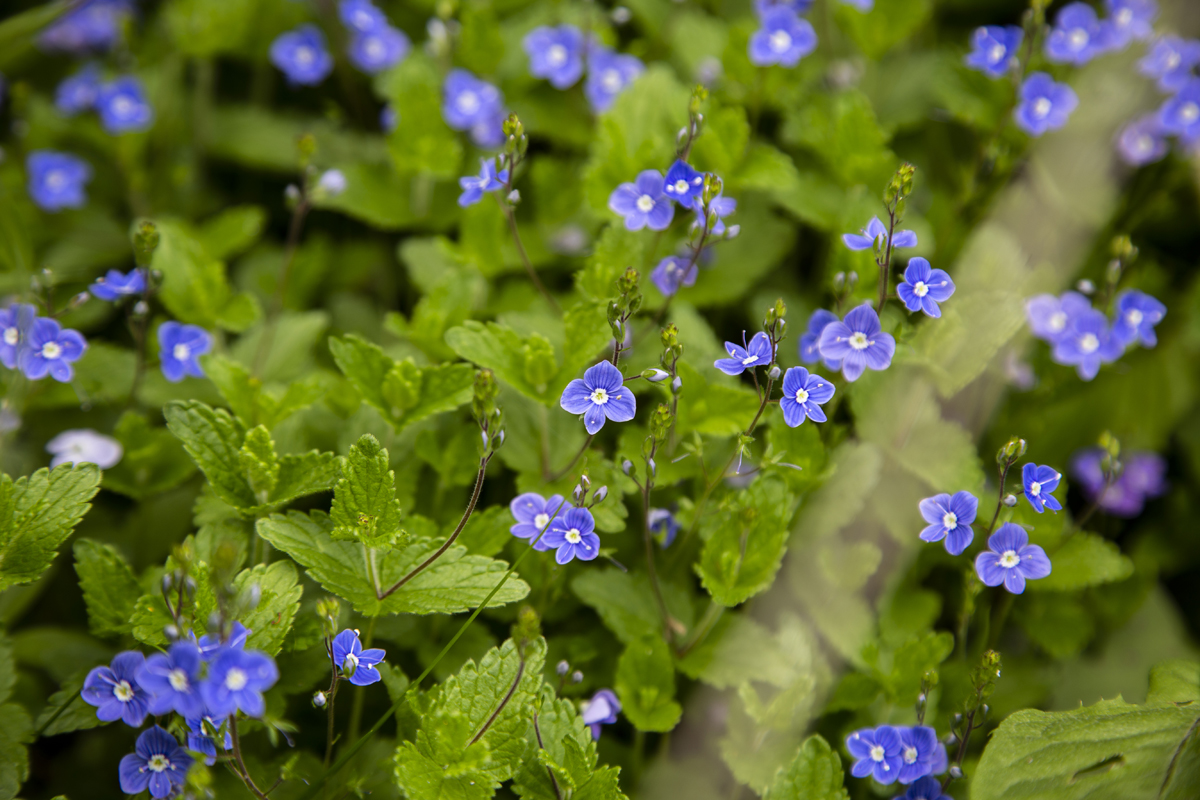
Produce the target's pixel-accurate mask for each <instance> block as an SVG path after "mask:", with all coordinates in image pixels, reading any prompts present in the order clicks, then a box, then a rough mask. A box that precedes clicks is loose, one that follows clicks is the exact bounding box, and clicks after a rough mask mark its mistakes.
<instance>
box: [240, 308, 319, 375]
mask: <svg viewBox="0 0 1200 800" xmlns="http://www.w3.org/2000/svg"><path fill="white" fill-rule="evenodd" d="M328 327H329V313H328V312H326V311H286V312H284V313H283V314H281V315H280V316H279V318H278V319H277V320H275V321H274V322H273V323H270V325H269V326H268V323H263V324H260V325H255V326H254V327H253V328H252V329H250V330H248V331H247V332H246V335H244V336H241V337H239V338H238V340H237V342H236V343H235V344H234V345H233V347H232V348H231V349H230V355H231V356H232V357H233V358H234V359H236V360H237V361H240V362H241V363H242V365H243V366H245V367H248V368H250V369H252V370H254V373H255V374H256V375H258V376H259V377H261V378H262V380H264V381H292V380H295V379H296V378H300V377H304V376H305V375H306V373H310V372H311V371H312V367H313V366H314V364H313V350H314V348H315V347H316V345H317V343H318V342H319V341H321V339H322V337H323V336H324V334H325V330H326V329H327V328H328ZM263 336H267V337H268V340H267V350H266V353H265V354H264V353H262V352H261V350H262V346H261V344H260V343H261V342H262V337H263Z"/></svg>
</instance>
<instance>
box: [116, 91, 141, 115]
mask: <svg viewBox="0 0 1200 800" xmlns="http://www.w3.org/2000/svg"><path fill="white" fill-rule="evenodd" d="M135 109H136V106H135V105H134V102H133V101H132V100H130V99H129V98H128V97H125V96H124V95H120V96H118V97H117V98H116V99H115V100H113V103H112V110H113V113H114V114H116V115H117V116H118V117H127V116H129V115H130V114H132V113H133V112H134V110H135Z"/></svg>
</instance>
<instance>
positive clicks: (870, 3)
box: [841, 0, 875, 13]
mask: <svg viewBox="0 0 1200 800" xmlns="http://www.w3.org/2000/svg"><path fill="white" fill-rule="evenodd" d="M841 2H842V5H844V6H854V7H855V8H857V9H858V10H859V11H862V12H863V13H866V12H868V11H870V10H871V9H872V8H874V7H875V0H841Z"/></svg>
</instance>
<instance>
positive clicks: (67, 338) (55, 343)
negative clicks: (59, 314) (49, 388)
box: [0, 303, 87, 383]
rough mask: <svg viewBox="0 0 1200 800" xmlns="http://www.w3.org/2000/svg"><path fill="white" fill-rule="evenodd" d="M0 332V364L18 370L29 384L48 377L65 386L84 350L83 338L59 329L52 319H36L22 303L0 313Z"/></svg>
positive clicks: (77, 332) (58, 325)
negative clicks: (0, 338) (27, 379)
mask: <svg viewBox="0 0 1200 800" xmlns="http://www.w3.org/2000/svg"><path fill="white" fill-rule="evenodd" d="M0 331H2V333H0V336H2V337H3V338H2V340H0V364H3V365H4V366H6V367H8V368H9V369H19V370H20V371H21V372H23V373H24V374H25V377H27V378H29V379H30V380H32V381H36V380H41V379H42V378H44V377H46V376H47V375H49V376H50V377H51V378H54V380H56V381H59V382H61V383H67V382H68V381H70V380H71V379H72V378H73V377H75V368H74V367H73V366H71V365H72V364H73V363H74V362H76V361H78V360H79V359H80V358H82V357H83V353H84V351H85V350H87V340H85V339H84V338H83V334H81V333H80V332H79V331H76V330H71V329H70V328H63V327H62V325H60V324H59V323H58V320H56V319H51V318H50V317H39V316H38V315H37V309H36V308H35V307H34V306H31V305H28V304H26V303H15V304H13V305H11V306H9V307H8V308H7V309H0Z"/></svg>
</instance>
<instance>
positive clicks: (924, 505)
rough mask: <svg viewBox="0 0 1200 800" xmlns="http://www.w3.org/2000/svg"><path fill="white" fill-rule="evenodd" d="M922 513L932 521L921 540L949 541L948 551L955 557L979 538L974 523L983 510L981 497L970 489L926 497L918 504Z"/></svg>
mask: <svg viewBox="0 0 1200 800" xmlns="http://www.w3.org/2000/svg"><path fill="white" fill-rule="evenodd" d="M918 508H920V509H921V516H922V517H924V518H925V521H926V522H928V523H929V525H927V526H926V527H925V530H923V531H921V539H922V540H923V541H926V542H940V541H942V540H943V539H945V540H946V552H948V553H949V554H950V555H952V556H956V555H959V554H960V553H962V551H964V550H966V549H967V548H968V547H970V546H971V542H972V541H973V540H974V539H975V531H974V529H972V528H971V523H972V522H974V521H975V515H976V514H977V513H978V512H979V498H977V497H976V496H975V495H973V494H971V493H970V492H955V493H954V496H953V497H951V496H950V495H948V494H945V493H943V494H935V495H934V496H933V497H926V498H925V499H924V500H922V501H921V502H920V503H919V504H918Z"/></svg>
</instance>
